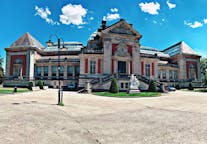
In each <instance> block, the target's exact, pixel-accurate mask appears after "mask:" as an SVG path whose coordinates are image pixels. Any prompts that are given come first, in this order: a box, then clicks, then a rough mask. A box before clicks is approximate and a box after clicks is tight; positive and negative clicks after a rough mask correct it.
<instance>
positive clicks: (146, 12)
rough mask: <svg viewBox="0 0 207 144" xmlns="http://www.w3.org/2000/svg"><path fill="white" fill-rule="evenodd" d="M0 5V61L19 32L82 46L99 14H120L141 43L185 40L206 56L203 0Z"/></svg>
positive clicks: (110, 17) (7, 1) (112, 18)
mask: <svg viewBox="0 0 207 144" xmlns="http://www.w3.org/2000/svg"><path fill="white" fill-rule="evenodd" d="M0 6H1V9H0V19H1V23H0V55H1V57H3V58H4V66H5V51H4V48H7V47H9V46H10V45H11V44H12V43H13V42H14V41H16V40H17V39H18V38H19V37H20V36H22V35H23V34H24V33H25V32H29V33H30V34H31V35H32V36H34V37H35V38H36V39H37V40H38V41H39V42H40V43H42V44H43V45H44V46H45V42H46V41H48V39H49V37H50V35H51V34H56V35H58V37H61V38H62V39H64V41H65V42H66V41H79V42H82V43H83V44H84V45H86V44H87V40H88V38H89V36H90V35H91V34H92V33H93V32H94V31H96V30H97V28H98V27H99V26H100V24H101V21H102V20H103V19H104V20H106V21H107V25H111V24H113V23H115V22H117V21H119V20H120V18H123V19H125V20H126V21H127V22H128V23H130V24H133V27H134V28H135V29H136V30H137V31H138V32H139V33H140V34H141V35H142V39H141V40H140V43H141V45H144V46H150V47H153V48H157V49H159V50H163V49H165V48H167V47H169V46H171V45H173V44H175V43H177V42H179V41H185V42H186V43H187V44H188V45H189V46H190V47H192V48H193V49H194V50H195V51H196V52H197V53H198V54H199V55H201V56H203V57H207V9H206V7H207V1H206V0H120V1H117V0H108V1H107V0H98V1H97V0H18V1H14V0H1V1H0ZM52 40H53V41H54V42H56V41H57V39H56V38H55V37H52Z"/></svg>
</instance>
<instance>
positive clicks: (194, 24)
mask: <svg viewBox="0 0 207 144" xmlns="http://www.w3.org/2000/svg"><path fill="white" fill-rule="evenodd" d="M184 25H187V26H189V27H191V28H193V29H195V28H199V27H202V26H203V24H202V23H201V22H199V21H195V22H194V23H188V22H186V21H184Z"/></svg>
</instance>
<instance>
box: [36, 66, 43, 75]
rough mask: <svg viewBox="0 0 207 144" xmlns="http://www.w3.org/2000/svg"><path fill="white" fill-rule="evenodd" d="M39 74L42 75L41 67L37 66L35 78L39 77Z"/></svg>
mask: <svg viewBox="0 0 207 144" xmlns="http://www.w3.org/2000/svg"><path fill="white" fill-rule="evenodd" d="M41 73H42V67H41V66H38V67H37V76H41Z"/></svg>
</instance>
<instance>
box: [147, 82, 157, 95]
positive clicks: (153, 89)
mask: <svg viewBox="0 0 207 144" xmlns="http://www.w3.org/2000/svg"><path fill="white" fill-rule="evenodd" d="M148 91H149V92H156V91H157V84H156V82H155V81H154V80H151V81H150V83H149V88H148Z"/></svg>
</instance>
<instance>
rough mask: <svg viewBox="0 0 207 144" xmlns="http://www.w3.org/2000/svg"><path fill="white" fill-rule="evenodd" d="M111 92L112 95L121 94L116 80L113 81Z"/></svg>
mask: <svg viewBox="0 0 207 144" xmlns="http://www.w3.org/2000/svg"><path fill="white" fill-rule="evenodd" d="M109 92H111V93H118V92H119V88H118V85H117V81H116V79H115V78H113V79H112V82H111V86H110V89H109Z"/></svg>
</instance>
